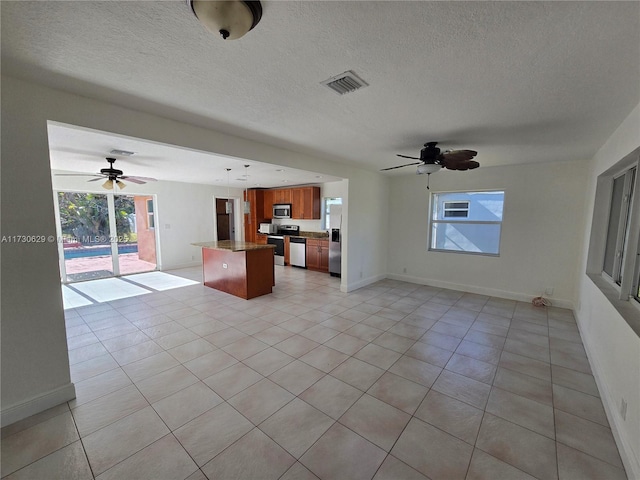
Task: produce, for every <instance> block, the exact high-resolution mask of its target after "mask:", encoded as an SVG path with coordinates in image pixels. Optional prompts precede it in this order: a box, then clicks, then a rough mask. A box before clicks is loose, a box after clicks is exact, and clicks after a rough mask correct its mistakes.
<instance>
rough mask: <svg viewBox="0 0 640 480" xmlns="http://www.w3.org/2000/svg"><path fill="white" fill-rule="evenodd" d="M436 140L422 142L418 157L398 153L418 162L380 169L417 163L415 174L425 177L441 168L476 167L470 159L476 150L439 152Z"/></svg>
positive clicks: (465, 168)
mask: <svg viewBox="0 0 640 480" xmlns="http://www.w3.org/2000/svg"><path fill="white" fill-rule="evenodd" d="M437 144H438V142H427V143H425V144H424V148H423V149H422V150H420V157H419V158H418V157H409V156H407V155H400V154H398V156H399V157H402V158H411V159H413V160H420V161H419V162H414V163H406V164H404V165H398V166H396V167H389V168H383V169H381V170H380V171H385V170H394V169H396V168H402V167H409V166H411V165H418V169H417V171H416V174H417V175H421V174H423V173H426V174H427V177H428V176H429V175H431V174H432V173H436V172H437V171H438V170H440V169H441V168H443V167H444V168H446V169H447V170H472V169H474V168H478V167H479V166H480V164H479V163H478V162H476V161H475V160H472V158H473V157H475V156H476V155H477V154H478V152H476V151H474V150H447V151H445V152H442V153H441V152H440V149H439V148H438V147H436V145H437ZM427 188H429V180H427Z"/></svg>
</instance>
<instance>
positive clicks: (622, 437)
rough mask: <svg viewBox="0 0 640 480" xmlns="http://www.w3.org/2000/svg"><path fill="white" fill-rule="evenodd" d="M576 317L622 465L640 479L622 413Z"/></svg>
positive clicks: (639, 467) (639, 470) (576, 315)
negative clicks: (623, 423) (603, 378)
mask: <svg viewBox="0 0 640 480" xmlns="http://www.w3.org/2000/svg"><path fill="white" fill-rule="evenodd" d="M574 315H575V317H576V323H577V324H578V330H580V337H582V344H583V346H584V349H585V351H586V353H587V358H588V359H589V364H590V365H591V371H592V372H593V378H594V379H595V380H596V384H597V385H598V391H599V392H600V398H601V400H602V405H603V407H604V409H605V412H606V414H607V420H609V425H610V426H611V433H613V438H614V439H615V441H616V445H617V446H618V451H619V452H620V458H621V459H622V464H623V465H624V468H625V470H626V473H627V477H628V478H629V479H633V478H640V459H638V457H637V456H636V455H635V453H634V449H633V448H632V444H631V441H630V440H629V439H628V437H627V435H626V434H625V433H624V432H625V429H624V427H623V425H622V422H623V421H624V420H622V418H621V417H620V412H619V411H618V408H617V406H616V402H615V400H614V399H613V395H612V394H611V391H610V390H609V388H608V386H607V385H608V384H607V382H604V381H603V380H602V377H603V376H604V375H603V374H602V367H601V366H600V362H599V360H598V357H597V356H596V355H592V354H591V352H592V350H591V348H590V345H589V342H588V341H587V338H588V337H587V336H586V335H584V334H583V331H582V328H581V324H582V322H581V321H580V319H579V318H578V317H579V314H578V313H577V312H574Z"/></svg>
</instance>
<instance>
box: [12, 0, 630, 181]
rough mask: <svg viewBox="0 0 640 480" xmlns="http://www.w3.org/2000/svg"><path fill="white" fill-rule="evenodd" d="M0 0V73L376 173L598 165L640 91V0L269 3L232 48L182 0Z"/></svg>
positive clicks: (266, 3)
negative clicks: (435, 165)
mask: <svg viewBox="0 0 640 480" xmlns="http://www.w3.org/2000/svg"><path fill="white" fill-rule="evenodd" d="M0 5H1V9H2V10H1V21H2V25H1V27H2V30H1V34H2V72H3V74H9V75H14V76H17V77H19V78H26V79H32V80H34V81H36V82H40V83H46V84H48V85H50V86H53V87H57V88H61V89H64V90H68V91H72V92H76V93H80V94H83V95H87V96H92V97H97V98H100V99H105V100H108V101H110V102H114V103H118V104H122V105H125V106H129V107H132V108H137V109H141V110H145V111H149V112H152V113H156V114H160V115H163V116H169V117H172V118H176V119H178V120H182V121H187V122H189V123H192V124H198V125H202V126H205V127H210V128H213V129H216V130H219V131H222V132H226V133H230V134H233V135H238V136H242V137H246V138H250V139H254V140H258V141H262V142H265V143H268V144H271V145H275V146H280V147H283V148H288V149H290V150H294V151H299V152H303V153H309V154H314V155H318V156H321V157H325V158H330V159H334V160H336V159H337V160H339V161H344V162H349V163H352V164H358V165H359V166H361V167H363V168H368V169H371V170H378V169H380V168H384V167H389V166H393V165H396V164H400V163H404V162H403V161H402V159H398V158H396V157H395V154H396V153H402V154H405V155H417V154H418V153H419V150H420V148H421V146H422V144H423V143H424V142H426V141H431V140H434V141H440V146H441V147H442V148H451V149H457V148H471V149H475V150H478V151H479V155H478V157H477V160H478V161H479V162H480V164H481V166H495V165H508V164H518V163H532V162H550V161H563V160H576V159H584V160H586V159H589V158H591V157H592V156H593V154H594V153H595V151H596V150H597V148H599V147H600V146H601V145H602V144H603V143H604V141H605V140H606V138H607V137H608V136H609V135H610V134H611V133H612V131H613V130H614V129H615V128H616V127H617V126H618V125H619V124H620V123H621V122H622V120H623V119H624V118H625V117H626V116H627V115H628V114H629V113H630V111H631V110H632V109H633V107H634V106H635V105H637V104H638V102H640V83H639V78H640V2H635V1H634V2H608V1H607V2H591V1H586V2H560V1H553V2H540V1H535V2H520V1H518V2H482V1H474V2H447V1H443V2H421V1H412V2H399V1H392V2H381V1H352V2H343V1H323V2H320V1H264V2H263V7H264V13H263V17H262V20H261V22H260V23H259V24H258V26H257V27H256V28H255V29H254V30H252V31H251V32H249V33H248V34H247V35H246V36H245V37H243V38H241V39H239V40H235V41H227V42H225V41H223V40H221V39H220V38H218V37H216V36H214V35H212V34H211V33H209V32H208V31H207V30H205V28H204V27H203V26H202V25H201V24H200V23H199V22H198V21H197V19H196V18H195V17H194V16H193V14H192V13H191V11H190V9H189V8H188V7H187V5H186V4H185V2H184V1H182V0H175V1H173V0H170V1H117V2H114V1H107V2H99V1H70V2H65V1H48V2H47V1H35V2H29V1H19V2H12V1H6V0H3V1H2V2H0ZM346 70H354V71H355V72H356V73H357V74H358V75H359V76H360V77H362V78H363V79H364V80H365V81H366V82H367V83H369V86H368V87H366V88H364V89H362V90H360V91H357V92H355V93H352V94H348V95H344V96H339V95H337V94H335V93H334V92H332V91H331V90H329V89H327V88H326V87H324V86H322V85H320V82H321V81H323V80H325V79H327V78H329V77H331V76H334V75H338V74H340V73H342V72H344V71H346ZM61 148H67V149H73V148H74V146H73V145H66V146H64V145H63V146H61ZM99 156H100V157H103V156H104V155H102V154H100V155H99ZM399 160H400V161H399ZM211 161H215V160H214V159H212V160H211ZM413 172H414V170H413V169H411V168H406V169H399V170H394V171H392V172H391V173H387V174H388V175H393V174H413Z"/></svg>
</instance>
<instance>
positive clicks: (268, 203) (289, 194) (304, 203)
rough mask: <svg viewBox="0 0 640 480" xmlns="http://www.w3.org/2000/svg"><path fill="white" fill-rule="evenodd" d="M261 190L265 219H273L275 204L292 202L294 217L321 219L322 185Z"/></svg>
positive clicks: (299, 218) (292, 215)
mask: <svg viewBox="0 0 640 480" xmlns="http://www.w3.org/2000/svg"><path fill="white" fill-rule="evenodd" d="M250 192H251V190H250ZM261 192H262V195H263V198H262V205H263V210H264V215H263V218H264V219H265V220H271V219H273V205H274V204H278V203H290V204H291V218H293V219H296V220H320V187H296V188H277V189H273V190H261Z"/></svg>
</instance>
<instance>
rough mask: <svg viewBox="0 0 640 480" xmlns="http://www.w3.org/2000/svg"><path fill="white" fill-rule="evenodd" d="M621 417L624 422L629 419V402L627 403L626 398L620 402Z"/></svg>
mask: <svg viewBox="0 0 640 480" xmlns="http://www.w3.org/2000/svg"><path fill="white" fill-rule="evenodd" d="M620 416H621V417H622V420H626V419H627V402H625V400H624V398H623V399H622V400H621V401H620Z"/></svg>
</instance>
